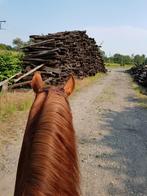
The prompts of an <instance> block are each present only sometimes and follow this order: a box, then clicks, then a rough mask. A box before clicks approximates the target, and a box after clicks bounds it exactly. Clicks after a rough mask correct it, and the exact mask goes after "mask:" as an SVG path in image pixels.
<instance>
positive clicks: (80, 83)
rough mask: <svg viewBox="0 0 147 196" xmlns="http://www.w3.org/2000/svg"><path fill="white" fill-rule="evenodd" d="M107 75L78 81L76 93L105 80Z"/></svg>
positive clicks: (99, 74)
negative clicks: (102, 79) (97, 81)
mask: <svg viewBox="0 0 147 196" xmlns="http://www.w3.org/2000/svg"><path fill="white" fill-rule="evenodd" d="M105 75H106V74H105V73H97V74H96V75H95V76H90V77H87V78H84V79H83V80H80V79H76V88H75V91H76V92H77V91H80V90H81V89H82V88H84V87H87V86H89V85H90V84H92V83H93V82H95V81H96V80H99V79H101V78H103V77H104V76H105Z"/></svg>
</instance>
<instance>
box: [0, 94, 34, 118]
mask: <svg viewBox="0 0 147 196" xmlns="http://www.w3.org/2000/svg"><path fill="white" fill-rule="evenodd" d="M32 99H33V93H32V91H31V92H30V91H29V92H27V93H26V92H25V93H24V92H21V93H20V92H11V93H10V92H6V93H1V94H0V121H5V120H7V119H8V118H10V117H11V116H12V115H13V114H14V113H16V112H18V111H26V110H27V109H29V108H30V106H31V103H32Z"/></svg>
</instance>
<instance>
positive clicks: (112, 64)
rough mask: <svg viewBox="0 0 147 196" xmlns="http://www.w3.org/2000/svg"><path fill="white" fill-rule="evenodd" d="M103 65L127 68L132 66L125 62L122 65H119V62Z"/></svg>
mask: <svg viewBox="0 0 147 196" xmlns="http://www.w3.org/2000/svg"><path fill="white" fill-rule="evenodd" d="M105 65H106V67H107V68H123V67H124V68H127V69H129V68H131V67H133V65H130V64H129V65H128V64H125V65H124V66H121V65H120V64H119V63H105Z"/></svg>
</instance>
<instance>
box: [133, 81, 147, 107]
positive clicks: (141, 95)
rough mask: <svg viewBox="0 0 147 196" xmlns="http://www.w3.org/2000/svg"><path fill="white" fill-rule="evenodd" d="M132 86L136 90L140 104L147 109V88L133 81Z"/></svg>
mask: <svg viewBox="0 0 147 196" xmlns="http://www.w3.org/2000/svg"><path fill="white" fill-rule="evenodd" d="M132 87H133V89H134V90H135V92H136V97H137V98H138V104H139V106H141V107H143V108H145V109H147V90H146V89H145V88H143V87H142V86H140V85H138V84H137V83H134V82H133V81H132Z"/></svg>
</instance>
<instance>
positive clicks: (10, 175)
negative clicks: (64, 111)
mask: <svg viewBox="0 0 147 196" xmlns="http://www.w3.org/2000/svg"><path fill="white" fill-rule="evenodd" d="M70 104H71V108H72V113H73V119H74V126H75V130H76V134H77V142H78V152H79V161H80V169H81V188H82V193H83V196H131V195H133V196H146V195H147V109H145V108H144V107H142V106H141V104H140V100H139V98H138V97H137V95H136V92H135V90H134V89H133V87H132V80H131V78H130V76H129V75H128V74H127V73H125V72H124V69H117V70H111V71H110V72H108V73H107V75H106V76H105V77H104V78H103V79H101V80H97V81H96V82H95V83H93V84H92V85H90V86H88V87H86V88H83V89H82V90H80V91H79V92H77V93H75V95H74V96H73V97H72V98H71V99H70ZM26 119H27V112H25V113H23V114H22V113H21V115H18V116H17V119H15V118H14V120H13V119H12V120H11V122H9V124H8V123H7V125H5V126H3V127H2V130H1V131H0V133H2V134H0V152H1V153H0V179H1V180H0V195H1V196H12V195H13V189H14V184H15V175H16V168H17V161H18V155H19V151H20V146H21V142H22V137H23V131H24V128H25V123H26Z"/></svg>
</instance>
